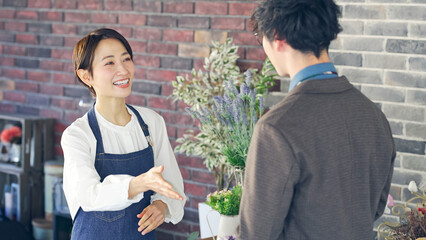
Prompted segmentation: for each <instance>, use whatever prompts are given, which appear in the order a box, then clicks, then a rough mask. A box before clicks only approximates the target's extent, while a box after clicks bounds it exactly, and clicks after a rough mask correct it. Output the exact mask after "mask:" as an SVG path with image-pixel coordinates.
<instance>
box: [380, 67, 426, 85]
mask: <svg viewBox="0 0 426 240" xmlns="http://www.w3.org/2000/svg"><path fill="white" fill-rule="evenodd" d="M385 83H386V84H389V85H395V86H402V87H415V88H426V79H425V78H424V75H423V74H418V73H409V72H391V71H389V72H386V73H385Z"/></svg>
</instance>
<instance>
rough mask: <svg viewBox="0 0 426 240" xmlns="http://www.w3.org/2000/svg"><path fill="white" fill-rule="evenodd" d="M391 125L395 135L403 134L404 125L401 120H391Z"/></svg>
mask: <svg viewBox="0 0 426 240" xmlns="http://www.w3.org/2000/svg"><path fill="white" fill-rule="evenodd" d="M389 125H390V127H391V130H392V134H393V135H402V134H403V132H402V131H403V125H402V123H401V122H397V121H389Z"/></svg>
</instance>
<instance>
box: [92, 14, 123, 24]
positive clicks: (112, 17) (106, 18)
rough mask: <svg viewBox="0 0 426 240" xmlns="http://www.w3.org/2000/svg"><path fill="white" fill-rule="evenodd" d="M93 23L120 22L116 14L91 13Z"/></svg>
mask: <svg viewBox="0 0 426 240" xmlns="http://www.w3.org/2000/svg"><path fill="white" fill-rule="evenodd" d="M91 22H93V23H102V24H116V23H117V22H118V15H117V14H115V13H91Z"/></svg>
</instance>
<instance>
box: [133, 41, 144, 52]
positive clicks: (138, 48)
mask: <svg viewBox="0 0 426 240" xmlns="http://www.w3.org/2000/svg"><path fill="white" fill-rule="evenodd" d="M129 44H130V46H131V47H132V51H133V54H135V53H143V52H146V42H139V41H129Z"/></svg>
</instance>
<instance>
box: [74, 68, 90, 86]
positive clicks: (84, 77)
mask: <svg viewBox="0 0 426 240" xmlns="http://www.w3.org/2000/svg"><path fill="white" fill-rule="evenodd" d="M77 75H78V77H79V78H80V79H81V81H83V82H84V84H86V85H87V86H89V87H92V83H91V78H90V73H89V71H88V70H86V69H78V70H77Z"/></svg>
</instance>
